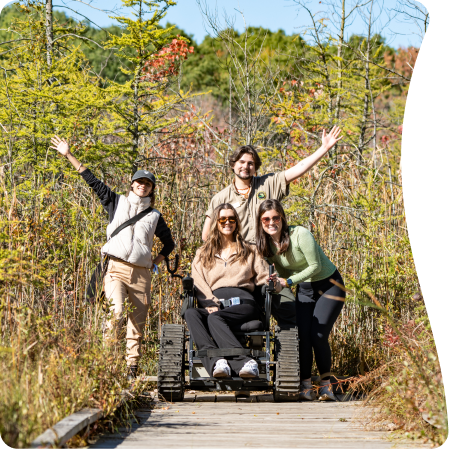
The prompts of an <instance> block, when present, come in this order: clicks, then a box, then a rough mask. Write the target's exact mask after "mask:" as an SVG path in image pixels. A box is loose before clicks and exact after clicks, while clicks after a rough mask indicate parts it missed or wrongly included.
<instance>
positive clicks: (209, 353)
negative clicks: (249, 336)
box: [195, 348, 267, 357]
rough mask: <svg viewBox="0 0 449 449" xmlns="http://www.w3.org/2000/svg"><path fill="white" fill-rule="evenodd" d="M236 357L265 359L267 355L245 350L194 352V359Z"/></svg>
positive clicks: (224, 349) (229, 349) (261, 352)
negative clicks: (244, 356)
mask: <svg viewBox="0 0 449 449" xmlns="http://www.w3.org/2000/svg"><path fill="white" fill-rule="evenodd" d="M238 355H246V356H252V357H265V356H266V355H267V353H266V352H265V351H257V350H256V349H245V348H222V349H200V350H199V351H195V356H196V357H232V356H238Z"/></svg>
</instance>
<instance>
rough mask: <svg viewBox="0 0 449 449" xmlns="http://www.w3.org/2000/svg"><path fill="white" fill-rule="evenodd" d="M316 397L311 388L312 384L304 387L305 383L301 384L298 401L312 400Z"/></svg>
mask: <svg viewBox="0 0 449 449" xmlns="http://www.w3.org/2000/svg"><path fill="white" fill-rule="evenodd" d="M315 399H316V393H315V390H314V389H313V386H310V387H306V386H305V385H303V384H301V387H300V391H299V400H300V401H314V400H315Z"/></svg>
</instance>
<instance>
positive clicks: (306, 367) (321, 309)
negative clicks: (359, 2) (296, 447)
mask: <svg viewBox="0 0 449 449" xmlns="http://www.w3.org/2000/svg"><path fill="white" fill-rule="evenodd" d="M257 249H258V251H259V253H260V254H261V255H262V256H263V257H265V258H267V260H268V261H269V262H270V263H274V265H275V267H276V271H277V273H278V275H277V276H276V278H277V279H278V280H279V281H280V283H281V285H282V287H290V288H292V287H293V286H297V291H296V323H297V325H298V332H299V339H300V342H299V358H300V374H301V394H300V398H301V399H303V400H309V401H310V400H313V399H315V394H314V391H313V389H312V381H311V375H312V361H313V353H314V354H315V361H316V364H317V367H318V370H319V372H320V375H321V382H320V388H319V392H318V399H319V400H322V401H329V400H330V401H335V400H336V398H335V396H334V394H333V392H332V385H331V384H330V370H331V349H330V346H329V341H328V338H329V334H330V332H331V330H332V327H333V325H334V323H335V321H336V320H337V318H338V315H339V314H340V312H341V309H342V308H343V304H344V300H345V296H346V294H345V292H344V290H342V288H340V287H344V284H343V279H342V277H341V276H340V273H339V272H338V270H337V267H336V266H335V265H334V264H333V263H332V262H331V261H330V260H329V259H328V258H327V257H326V255H325V254H324V252H323V250H322V249H321V247H320V246H319V245H318V244H317V243H316V241H315V239H314V238H313V235H312V234H311V233H310V232H309V231H308V230H307V229H306V228H304V227H302V226H290V227H289V226H288V224H287V220H286V218H285V213H284V209H283V208H282V205H281V203H280V202H279V201H277V200H266V201H264V202H263V203H262V204H261V205H260V207H259V213H258V217H257Z"/></svg>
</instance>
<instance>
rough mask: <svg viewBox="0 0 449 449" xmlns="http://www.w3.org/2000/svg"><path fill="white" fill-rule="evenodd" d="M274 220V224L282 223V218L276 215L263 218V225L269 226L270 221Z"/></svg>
mask: <svg viewBox="0 0 449 449" xmlns="http://www.w3.org/2000/svg"><path fill="white" fill-rule="evenodd" d="M271 220H273V223H275V224H276V223H279V222H280V221H281V217H280V216H279V215H275V216H274V217H263V218H262V219H261V221H262V223H263V224H264V225H267V224H269V223H270V221H271Z"/></svg>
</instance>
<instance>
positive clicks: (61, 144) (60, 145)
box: [50, 136, 86, 173]
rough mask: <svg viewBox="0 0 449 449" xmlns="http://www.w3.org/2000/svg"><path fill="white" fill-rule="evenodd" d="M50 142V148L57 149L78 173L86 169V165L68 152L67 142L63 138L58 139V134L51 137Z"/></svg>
mask: <svg viewBox="0 0 449 449" xmlns="http://www.w3.org/2000/svg"><path fill="white" fill-rule="evenodd" d="M51 143H52V144H53V145H52V146H50V148H53V149H54V150H56V151H59V153H61V154H62V155H63V156H65V157H66V158H67V159H68V160H69V162H70V163H71V164H72V165H73V166H74V167H75V168H76V169H77V170H78V172H79V173H82V172H83V171H84V170H86V167H83V164H82V163H81V162H80V161H79V160H78V159H77V158H76V157H75V156H74V155H73V154H72V153H71V152H70V147H69V144H68V143H67V141H66V140H65V139H60V138H59V137H58V136H55V137H52V138H51Z"/></svg>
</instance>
